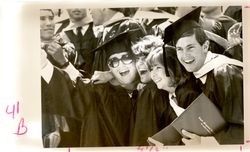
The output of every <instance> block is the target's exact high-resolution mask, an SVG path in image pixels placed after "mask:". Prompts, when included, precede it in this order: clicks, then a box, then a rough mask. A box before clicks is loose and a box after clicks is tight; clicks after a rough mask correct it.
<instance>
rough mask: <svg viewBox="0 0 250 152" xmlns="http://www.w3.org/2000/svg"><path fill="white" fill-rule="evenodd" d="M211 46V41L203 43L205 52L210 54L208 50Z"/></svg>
mask: <svg viewBox="0 0 250 152" xmlns="http://www.w3.org/2000/svg"><path fill="white" fill-rule="evenodd" d="M209 45H210V42H209V40H206V41H205V42H204V43H203V45H202V48H203V50H204V52H208V50H209Z"/></svg>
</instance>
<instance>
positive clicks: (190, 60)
mask: <svg viewBox="0 0 250 152" xmlns="http://www.w3.org/2000/svg"><path fill="white" fill-rule="evenodd" d="M182 61H183V62H184V63H186V64H191V63H193V62H194V59H187V60H182Z"/></svg>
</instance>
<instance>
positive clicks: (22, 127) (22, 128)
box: [14, 118, 28, 135]
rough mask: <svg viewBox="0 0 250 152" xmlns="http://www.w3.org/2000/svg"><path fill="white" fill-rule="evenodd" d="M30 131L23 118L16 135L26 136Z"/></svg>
mask: <svg viewBox="0 0 250 152" xmlns="http://www.w3.org/2000/svg"><path fill="white" fill-rule="evenodd" d="M27 131H28V128H27V127H26V126H25V125H24V118H21V120H20V122H19V125H18V127H17V132H16V133H14V134H16V135H24V134H26V133H27Z"/></svg>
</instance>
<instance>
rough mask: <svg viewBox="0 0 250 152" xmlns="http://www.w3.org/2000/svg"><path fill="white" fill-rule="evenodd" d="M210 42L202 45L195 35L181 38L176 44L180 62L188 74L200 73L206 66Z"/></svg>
mask: <svg viewBox="0 0 250 152" xmlns="http://www.w3.org/2000/svg"><path fill="white" fill-rule="evenodd" d="M208 44H209V43H208V42H207V41H206V42H205V43H204V44H203V45H200V44H199V43H198V41H197V40H196V38H195V35H194V34H193V35H191V36H186V37H181V38H180V39H179V40H178V41H177V43H176V51H177V57H178V60H179V61H180V62H181V64H182V65H183V66H184V67H185V69H186V70H187V71H188V72H196V71H198V70H199V69H200V68H201V67H202V66H203V64H204V62H205V59H206V55H207V51H208Z"/></svg>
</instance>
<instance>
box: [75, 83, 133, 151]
mask: <svg viewBox="0 0 250 152" xmlns="http://www.w3.org/2000/svg"><path fill="white" fill-rule="evenodd" d="M77 88H78V89H79V90H80V91H81V92H82V97H83V98H84V97H85V98H84V102H85V103H84V105H85V107H84V110H85V111H86V113H85V115H84V116H83V118H82V119H83V121H84V122H83V125H82V128H81V146H85V147H93V146H128V144H129V132H130V121H131V118H133V115H134V114H133V113H134V107H135V106H134V105H135V102H136V98H137V93H136V92H133V95H132V97H131V98H130V96H129V95H128V93H127V91H126V90H125V89H124V88H122V87H120V86H116V87H115V86H112V85H111V84H109V83H107V84H102V85H94V86H91V85H90V84H83V83H82V82H81V80H78V82H77Z"/></svg>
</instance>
